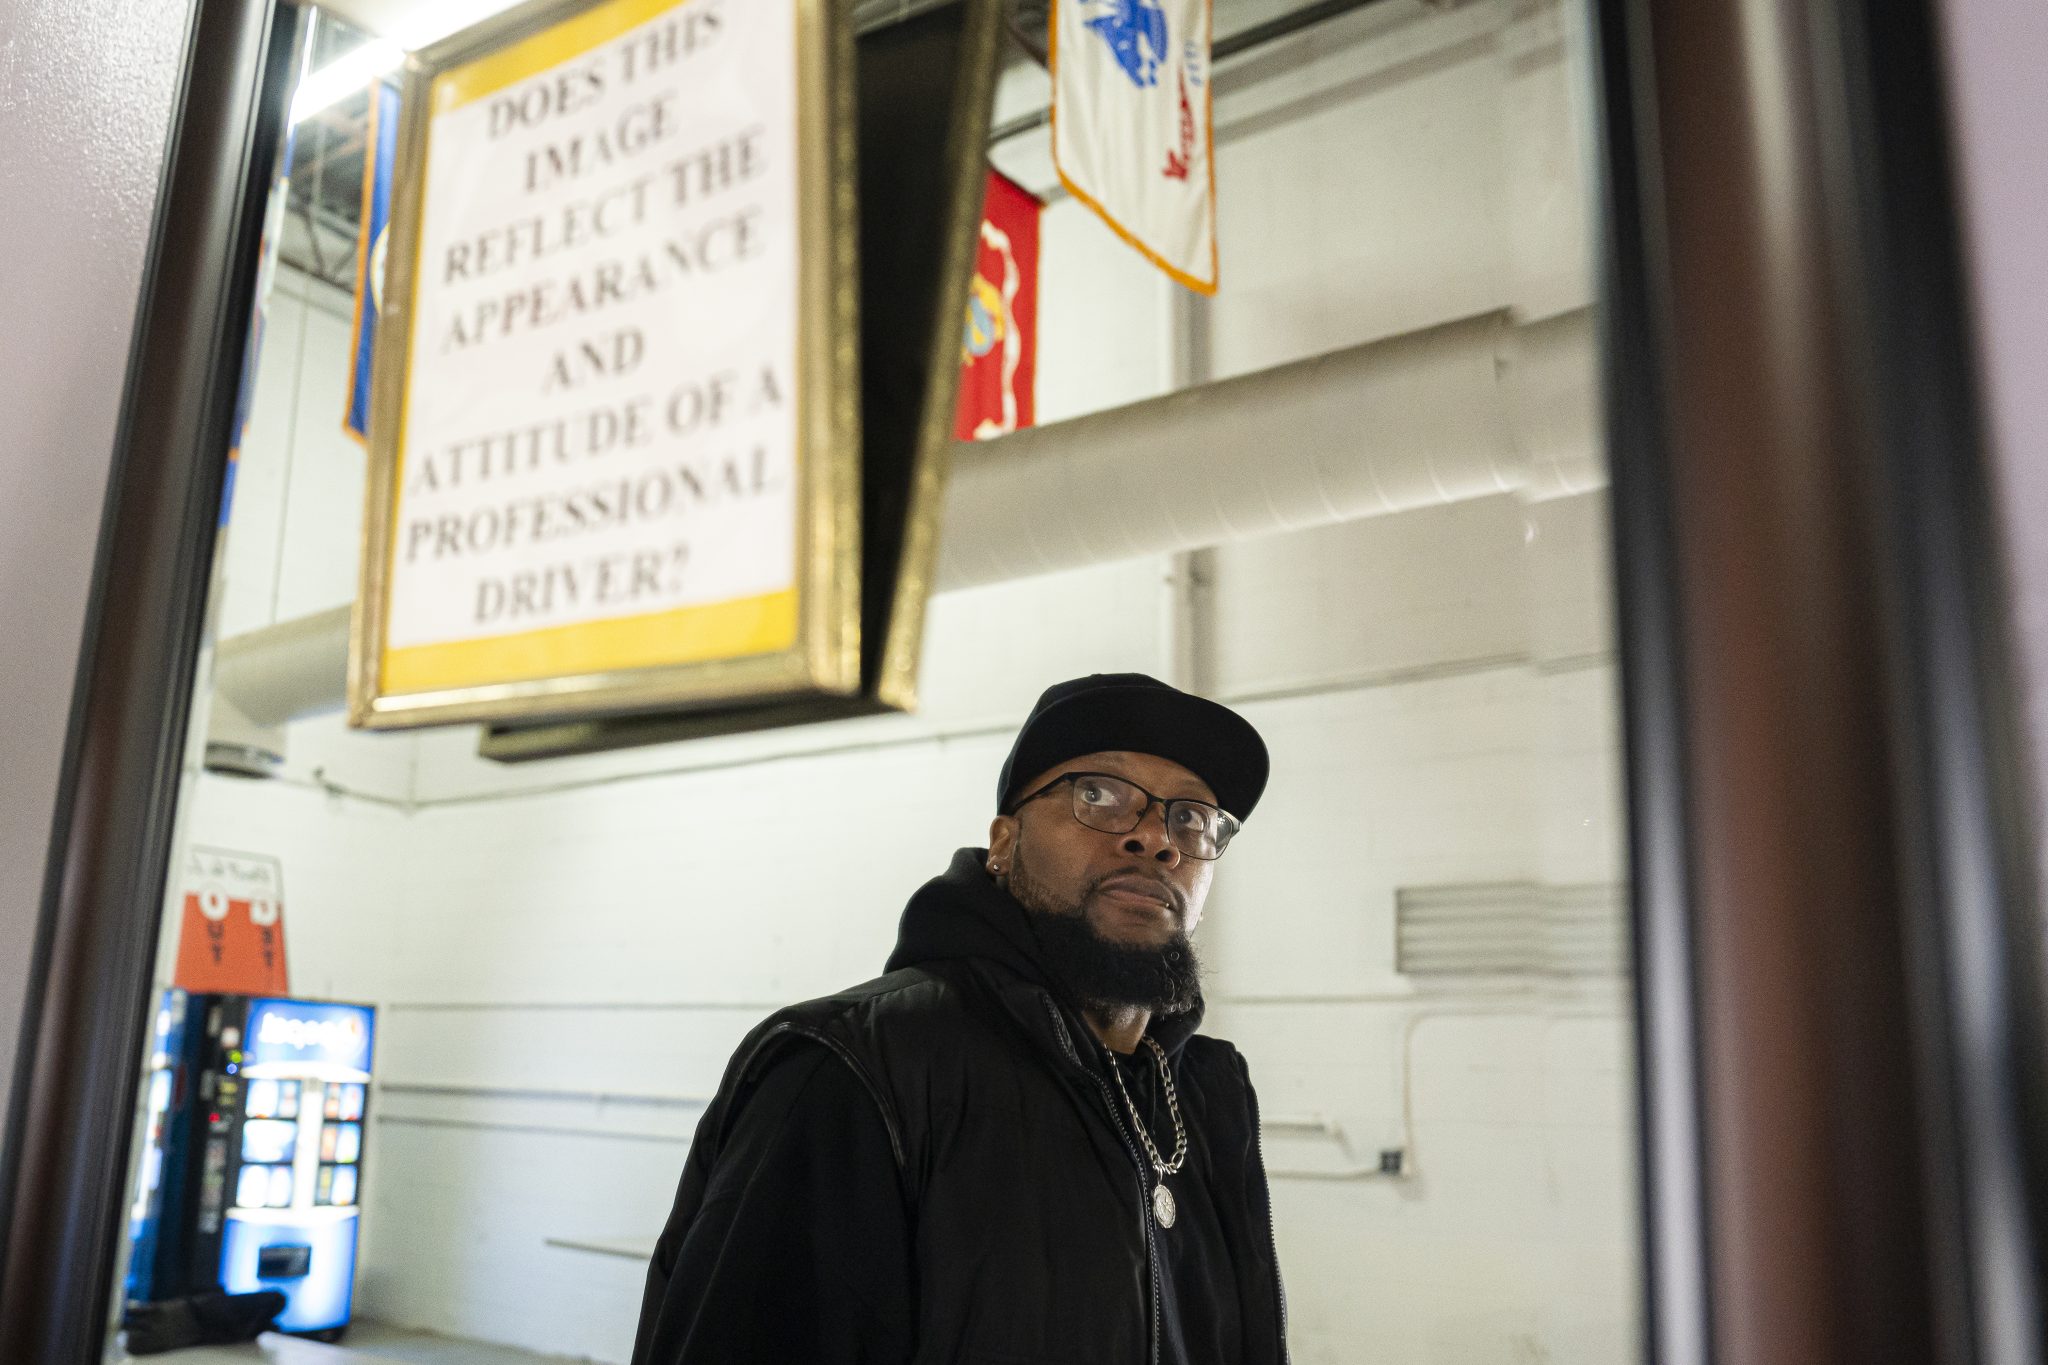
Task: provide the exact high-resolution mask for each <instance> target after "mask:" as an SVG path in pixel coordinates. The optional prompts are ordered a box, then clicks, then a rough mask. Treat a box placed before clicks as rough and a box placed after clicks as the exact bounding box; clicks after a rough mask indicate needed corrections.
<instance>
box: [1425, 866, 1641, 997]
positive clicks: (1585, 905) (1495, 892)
mask: <svg viewBox="0 0 2048 1365" xmlns="http://www.w3.org/2000/svg"><path fill="white" fill-rule="evenodd" d="M1625 903H1626V898H1625V897H1624V896H1623V895H1622V889H1621V887H1620V886H1619V885H1616V884H1614V883H1611V882H1579V883H1573V884H1569V885H1562V886H1551V885H1545V884H1542V883H1538V882H1467V883H1462V884H1458V885H1452V886H1404V887H1401V888H1400V889H1398V890H1396V891H1395V892H1394V964H1395V969H1396V970H1397V971H1400V972H1402V973H1404V974H1406V975H1409V976H1426V977H1434V976H1516V977H1546V978H1603V979H1614V978H1619V977H1622V976H1624V975H1626V974H1627V972H1628V937H1627V926H1626V920H1625V918H1624V915H1623V912H1622V909H1623V906H1624V905H1625Z"/></svg>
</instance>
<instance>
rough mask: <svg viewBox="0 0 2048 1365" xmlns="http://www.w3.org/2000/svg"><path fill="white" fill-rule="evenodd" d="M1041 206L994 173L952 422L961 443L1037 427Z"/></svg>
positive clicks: (986, 195)
mask: <svg viewBox="0 0 2048 1365" xmlns="http://www.w3.org/2000/svg"><path fill="white" fill-rule="evenodd" d="M1039 208H1040V205H1039V202H1038V200H1037V199H1036V198H1035V197H1034V196H1033V195H1032V194H1031V193H1030V191H1028V190H1025V189H1022V188H1020V187H1019V186H1018V185H1016V184H1014V183H1012V182H1011V181H1010V180H1009V179H1007V178H1006V177H1004V176H1002V175H1000V174H998V173H997V172H995V171H990V172H989V173H988V189H987V191H986V193H984V194H983V196H982V209H981V244H980V248H979V250H978V252H977V254H976V259H975V265H974V281H973V283H972V284H971V285H969V287H968V290H967V325H966V329H965V335H964V336H963V337H962V340H961V348H960V401H959V405H958V406H957V407H956V408H955V410H954V419H953V435H954V436H955V437H957V438H958V439H960V440H962V441H970V440H980V439H982V438H985V437H989V436H1000V435H1002V434H1003V433H1004V432H1006V431H1016V430H1017V429H1018V428H1020V427H1028V426H1030V425H1031V421H1032V410H1033V407H1034V406H1035V405H1034V403H1033V393H1034V386H1035V383H1036V379H1037V373H1038V213H1039Z"/></svg>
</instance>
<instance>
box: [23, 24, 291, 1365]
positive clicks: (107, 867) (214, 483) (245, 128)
mask: <svg viewBox="0 0 2048 1365" xmlns="http://www.w3.org/2000/svg"><path fill="white" fill-rule="evenodd" d="M286 13H287V14H289V13H290V11H288V10H287V11H286ZM290 28H291V25H290V24H289V23H288V22H285V21H283V20H282V19H279V18H277V16H276V12H275V6H273V5H272V4H271V3H270V0H200V3H199V4H198V5H197V7H196V11H195V15H194V20H193V27H192V30H191V34H190V38H189V41H188V44H187V49H186V53H187V55H186V73H185V79H184V82H183V88H182V92H181V95H180V98H179V103H178V112H177V115H176V118H175V120H174V122H173V125H172V133H171V139H170V145H169V147H168V149H167V154H168V158H169V161H168V164H169V170H168V173H167V176H166V179H165V181H164V189H163V193H162V196H161V198H160V199H159V201H158V204H157V216H156V238H155V242H154V244H153V246H152V248H151V257H150V263H149V266H148V268H147V270H146V272H145V275H144V282H143V293H142V300H141V305H140V308H139V311H138V314H137V321H136V334H135V342H134V349H133V351H132V353H131V355H130V357H129V367H128V375H127V384H126V396H125V398H124V402H123V412H122V419H121V426H120V429H119V432H118V435H117V437H116V450H115V457H114V465H113V474H112V482H111V486H110V488H109V490H108V501H107V510H106V514H105V519H104V522H103V524H102V532H101V541H100V546H99V562H98V569H97V572H96V576H95V586H94V592H93V602H92V606H91V608H90V611H89V614H88V618H87V624H86V637H85V648H84V652H83V658H82V659H81V663H80V675H79V683H78V687H79V693H78V703H77V710H76V712H75V713H74V716H73V720H72V734H71V739H70V744H69V752H68V753H67V755H66V773H65V781H64V789H63V796H62V797H61V798H60V807H59V810H58V814H57V820H56V830H57V833H56V837H55V839H54V841H53V845H52V848H51V855H50V864H49V868H48V871H47V883H46V886H45V891H44V904H43V910H42V917H43V918H42V923H41V925H40V928H39V931H38V940H37V949H36V958H35V961H34V963H33V964H32V965H31V980H32V981H33V982H34V986H33V988H32V992H31V997H30V1000H29V1002H28V1006H27V1008H26V1009H25V1010H24V1017H23V1023H22V1040H21V1047H20V1050H19V1054H18V1057H17V1059H16V1067H15V1078H14V1083H13V1089H12V1092H11V1094H10V1103H9V1112H8V1116H7V1120H8V1129H7V1141H6V1148H5V1150H6V1154H7V1157H6V1166H5V1169H4V1170H0V1215H4V1216H0V1360H5V1361H8V1362H9V1363H10V1365H15V1363H16V1362H19V1365H85V1362H88V1361H96V1360H98V1359H99V1358H100V1355H101V1352H102V1350H103V1348H104V1344H105V1342H104V1338H105V1331H106V1322H107V1317H106V1315H107V1309H108V1305H109V1302H110V1296H111V1293H112V1277H113V1273H114V1263H115V1260H116V1252H117V1249H118V1246H119V1237H120V1227H121V1218H122V1213H123V1211H124V1209H125V1206H126V1201H127V1193H128V1192H127V1191H126V1190H125V1189H123V1185H124V1183H125V1174H126V1171H127V1156H128V1141H129V1134H130V1131H131V1128H132V1117H133V1116H132V1109H133V1105H134V1101H135V1087H136V1083H137V1077H138V1075H139V1068H140V1066H141V1062H142V1052H143V1046H144V1042H145V1038H146V1026H147V1019H148V1013H149V1005H150V1002H149V998H148V994H149V989H150V978H151V971H152V963H153V959H154V954H155V944H156V936H157V930H158V922H159V919H160V918H161V907H162V899H163V898H162V891H163V885H164V876H165V869H166V863H167V861H168V858H169V840H170V829H171V814H172V809H173V806H174V804H175V801H176V798H177V774H178V766H179V757H180V746H181V744H182V742H183V739H184V734H185V718H186V713H187V710H188V707H189V703H190V700H191V690H192V682H193V678H192V673H193V667H194V662H195V658H196V653H197V648H198V642H199V630H200V620H201V615H202V612H203V610H204V607H205V594H206V585H207V567H208V563H209V558H210V556H211V554H212V549H213V525H214V521H215V518H216V515H217V512H218V508H219V502H220V494H221V482H222V476H223V472H224V469H225V464H226V455H227V448H228V436H229V430H228V428H229V424H230V422H231V421H232V417H233V409H234V401H235V384H236V379H237V374H238V372H239V369H240V366H239V363H238V362H239V360H240V357H241V351H242V346H243V342H244V339H245V338H246V335H247V329H248V322H249V309H250V305H251V303H252V301H253V297H254V292H255V275H256V270H255V267H256V253H257V248H258V243H259V240H260V237H261V232H262V218H263V203H264V191H265V188H266V183H265V182H267V178H268V171H269V168H270V167H271V166H272V164H273V159H272V158H273V154H274V151H275V148H276V146H277V143H278V139H279V137H280V136H281V134H282V131H283V119H284V113H285V98H286V94H287V92H288V77H289V74H290V61H289V53H290Z"/></svg>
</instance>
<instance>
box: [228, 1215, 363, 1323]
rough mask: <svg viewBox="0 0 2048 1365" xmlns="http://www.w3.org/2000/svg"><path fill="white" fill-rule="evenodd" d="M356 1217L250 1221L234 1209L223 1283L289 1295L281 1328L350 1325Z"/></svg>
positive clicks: (232, 1288) (237, 1290) (235, 1290)
mask: <svg viewBox="0 0 2048 1365" xmlns="http://www.w3.org/2000/svg"><path fill="white" fill-rule="evenodd" d="M357 1226H358V1223H357V1219H356V1216H355V1215H354V1214H353V1213H351V1214H348V1215H346V1216H344V1217H339V1218H337V1217H334V1216H333V1215H331V1214H326V1213H325V1212H324V1211H323V1216H322V1217H320V1218H317V1219H311V1218H309V1219H307V1220H305V1221H304V1222H296V1221H295V1222H288V1223H276V1222H261V1223H258V1222H252V1221H249V1220H247V1219H243V1218H238V1217H236V1216H235V1215H234V1214H232V1213H230V1214H229V1215H228V1218H227V1241H226V1245H225V1246H224V1247H223V1248H222V1251H221V1264H220V1282H221V1287H222V1288H223V1289H225V1290H227V1291H228V1293H230V1294H251V1293H254V1292H256V1291H257V1290H259V1289H276V1290H280V1291H282V1293H283V1294H284V1296H285V1308H284V1312H282V1313H280V1314H278V1318H277V1325H278V1328H279V1330H281V1331H286V1332H324V1331H327V1330H328V1329H330V1328H334V1327H341V1326H344V1325H346V1324H347V1322H348V1315H349V1306H350V1301H351V1300H352V1299H353V1298H354V1295H355V1282H356V1229H357Z"/></svg>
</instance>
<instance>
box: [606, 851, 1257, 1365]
mask: <svg viewBox="0 0 2048 1365" xmlns="http://www.w3.org/2000/svg"><path fill="white" fill-rule="evenodd" d="M985 858H986V854H985V853H984V852H983V851H982V850H980V849H962V850H960V851H959V852H958V853H957V854H955V855H954V858H953V862H952V865H951V867H949V868H948V869H947V871H946V873H945V875H943V876H941V877H939V878H936V879H935V880H933V881H931V882H929V883H927V884H926V885H925V886H924V887H923V888H921V889H920V890H919V891H918V892H917V894H916V895H914V896H912V897H911V900H910V903H909V905H907V906H906V907H905V909H904V912H903V919H902V924H901V926H900V928H899V931H898V939H897V944H896V949H895V951H894V952H893V953H892V954H891V955H890V957H889V961H888V964H887V974H886V975H884V976H882V977H879V978H877V979H876V980H874V981H870V982H867V983H866V984H864V985H861V986H857V987H854V988H852V989H851V990H848V991H844V992H840V993H838V994H836V995H832V996H827V997H824V998H822V999H819V1000H814V1001H810V1002H807V1003H805V1004H802V1005H796V1006H792V1007H791V1008H789V1009H786V1010H783V1011H780V1012H779V1013H777V1014H776V1015H774V1016H773V1017H772V1018H770V1019H769V1020H767V1021H766V1022H764V1023H763V1024H762V1025H761V1026H760V1027H759V1028H757V1029H755V1030H754V1032H753V1033H752V1034H750V1035H749V1036H748V1038H747V1039H746V1041H745V1042H743V1043H742V1044H741V1045H740V1048H739V1050H738V1051H737V1052H736V1053H735V1054H734V1057H733V1060H732V1062H731V1064H730V1066H729V1067H728V1068H727V1072H726V1076H725V1080H724V1082H723V1083H722V1084H721V1086H720V1088H719V1093H718V1096H717V1097H716V1099H714V1101H713V1102H712V1104H711V1106H710V1108H709V1109H707V1111H706V1112H705V1115H704V1118H703V1120H702V1122H701V1123H700V1124H699V1126H698V1129H697V1136H696V1139H695V1141H694V1142H693V1144H692V1146H691V1150H690V1155H689V1158H688V1161H687V1162H686V1164H685V1166H684V1170H683V1178H682V1183H681V1187H680V1189H679V1190H678V1192H677V1196H676V1204H675V1208H674V1211H673V1212H672V1213H671V1215H670V1218H669V1222H668V1226H667V1228H666V1230H665V1231H664V1232H663V1233H662V1237H661V1240H660V1242H659V1244H658V1245H657V1247H656V1250H655V1255H654V1260H653V1264H652V1265H651V1266H650V1268H649V1272H648V1283H647V1294H646V1300H645V1304H644V1306H643V1309H642V1313H641V1318H640V1328H639V1336H638V1339H637V1341H636V1343H635V1346H634V1351H633V1362H634V1365H709V1363H710V1362H713V1361H717V1362H752V1361H761V1362H768V1361H774V1362H777V1365H782V1363H783V1362H794V1361H804V1362H820V1363H823V1365H831V1363H835V1362H855V1361H861V1362H869V1361H872V1362H890V1365H896V1363H897V1362H912V1361H916V1362H925V1361H931V1362H937V1361H989V1362H1005V1363H1006V1365H1027V1363H1035V1362H1053V1361H1058V1362H1063V1363H1067V1365H1093V1363H1094V1362H1101V1363H1102V1365H1109V1363H1110V1362H1119V1363H1120V1362H1133V1365H1136V1363H1137V1362H1166V1363H1167V1365H1181V1363H1182V1362H1184V1363H1185V1365H1223V1363H1224V1362H1230V1365H1238V1362H1278V1361H1284V1360H1285V1347H1284V1343H1283V1336H1284V1321H1283V1319H1284V1310H1283V1308H1282V1306H1281V1298H1280V1287H1279V1268H1278V1265H1277V1263H1276V1260H1275V1258H1274V1254H1273V1242H1272V1232H1271V1215H1270V1206H1269V1202H1268V1198H1267V1191H1266V1183H1265V1172H1264V1168H1263V1166H1262V1164H1261V1162H1260V1159H1259V1151H1258V1113H1257V1101H1256V1099H1255V1098H1254V1096H1253V1094H1252V1091H1251V1086H1250V1082H1249V1078H1248V1076H1247V1075H1246V1072H1245V1067H1244V1061H1243V1059H1242V1058H1241V1057H1240V1056H1239V1055H1238V1054H1237V1052H1236V1050H1235V1049H1234V1048H1232V1047H1230V1045H1229V1044H1227V1043H1224V1042H1221V1041H1219V1040H1217V1039H1212V1038H1206V1037H1201V1036H1198V1035H1197V1034H1196V1033H1195V1030H1196V1028H1197V1027H1198V1026H1199V1024H1200V1022H1201V1016H1202V1011H1201V1007H1200V1005H1199V1004H1197V1006H1196V1008H1195V1009H1193V1010H1192V1011H1190V1012H1188V1013H1185V1014H1181V1015H1176V1016H1172V1017H1170V1018H1161V1019H1155V1020H1153V1021H1152V1024H1151V1026H1150V1030H1149V1031H1150V1033H1151V1036H1152V1037H1153V1038H1155V1039H1156V1040H1157V1041H1158V1042H1159V1043H1160V1044H1161V1046H1162V1047H1163V1048H1165V1049H1166V1051H1167V1053H1168V1055H1169V1057H1170V1059H1171V1065H1172V1067H1173V1075H1174V1081H1175V1088H1176V1091H1177V1096H1178V1100H1179V1104H1180V1108H1181V1111H1182V1115H1183V1119H1184V1122H1185V1125H1186V1128H1187V1131H1188V1142H1189V1151H1188V1159H1187V1162H1186V1164H1185V1166H1184V1167H1183V1168H1182V1169H1181V1171H1180V1172H1178V1173H1176V1174H1175V1175H1173V1176H1169V1177H1167V1180H1166V1183H1167V1185H1168V1188H1169V1189H1170V1190H1171V1191H1172V1193H1173V1194H1174V1195H1175V1197H1176V1201H1177V1203H1178V1207H1179V1216H1178V1217H1177V1218H1176V1220H1175V1222H1174V1225H1173V1226H1172V1227H1170V1228H1166V1227H1161V1226H1159V1225H1158V1224H1157V1223H1156V1221H1155V1219H1154V1217H1153V1213H1152V1203H1151V1196H1152V1190H1153V1187H1154V1186H1155V1184H1156V1183H1157V1180H1158V1177H1157V1175H1156V1173H1155V1172H1154V1171H1153V1169H1152V1166H1151V1163H1150V1162H1149V1161H1147V1160H1146V1159H1145V1158H1144V1156H1143V1154H1142V1148H1141V1144H1140V1143H1139V1141H1138V1140H1137V1138H1136V1136H1135V1133H1134V1130H1133V1127H1132V1124H1131V1118H1130V1114H1129V1112H1128V1109H1127V1108H1126V1107H1125V1104H1124V1100H1123V1098H1122V1094H1121V1093H1120V1091H1119V1089H1118V1087H1117V1084H1116V1075H1115V1070H1116V1068H1118V1067H1119V1066H1121V1068H1122V1077H1123V1081H1124V1088H1126V1089H1128V1091H1129V1093H1130V1098H1131V1102H1132V1103H1134V1104H1135V1105H1136V1106H1137V1107H1138V1109H1139V1112H1140V1113H1141V1114H1142V1115H1143V1116H1144V1122H1145V1126H1146V1128H1147V1130H1149V1131H1150V1133H1151V1134H1152V1138H1153V1141H1154V1142H1155V1143H1157V1144H1158V1145H1159V1147H1160V1150H1161V1151H1162V1152H1167V1153H1170V1152H1171V1150H1172V1146H1173V1126H1172V1121H1171V1118H1170V1116H1169V1114H1168V1112H1167V1109H1166V1106H1165V1104H1164V1102H1163V1098H1162V1089H1163V1087H1161V1085H1160V1084H1159V1080H1158V1074H1157V1070H1156V1065H1157V1064H1156V1062H1155V1061H1151V1060H1149V1059H1150V1057H1151V1054H1150V1052H1149V1050H1148V1049H1141V1050H1140V1052H1139V1054H1138V1055H1137V1056H1136V1057H1134V1058H1129V1059H1123V1060H1122V1061H1121V1062H1119V1061H1118V1060H1117V1059H1115V1058H1114V1057H1113V1055H1112V1054H1111V1053H1110V1052H1109V1051H1108V1050H1107V1049H1106V1048H1104V1047H1102V1045H1101V1044H1100V1043H1099V1042H1098V1041H1096V1039H1095V1036H1094V1035H1093V1034H1092V1033H1091V1032H1090V1031H1089V1030H1088V1028H1087V1025H1086V1024H1085V1023H1084V1022H1083V1021H1082V1019H1081V1017H1080V1015H1079V1013H1078V1012H1077V1011H1076V1010H1075V1009H1074V1008H1073V1006H1072V1004H1071V1003H1070V1002H1069V1001H1068V1000H1067V998H1066V994H1065V992H1064V991H1063V990H1062V988H1061V987H1060V985H1059V983H1058V982H1056V981H1055V980H1053V978H1052V977H1051V975H1050V974H1049V973H1048V971H1047V970H1046V968H1045V966H1044V964H1043V961H1042V958H1041V955H1040V953H1039V950H1038V943H1037V936H1036V932H1035V929H1034V926H1033V920H1032V916H1031V914H1030V913H1029V912H1027V911H1026V910H1025V909H1024V908H1023V907H1022V906H1020V905H1019V904H1018V903H1017V902H1016V901H1015V900H1014V899H1012V898H1011V897H1010V896H1009V895H1008V893H1006V892H1004V891H1003V890H1002V889H1001V888H1000V887H998V886H996V885H995V883H994V882H993V881H991V880H990V879H989V877H988V875H987V873H986V872H985V871H984V870H983V863H984V861H985Z"/></svg>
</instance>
